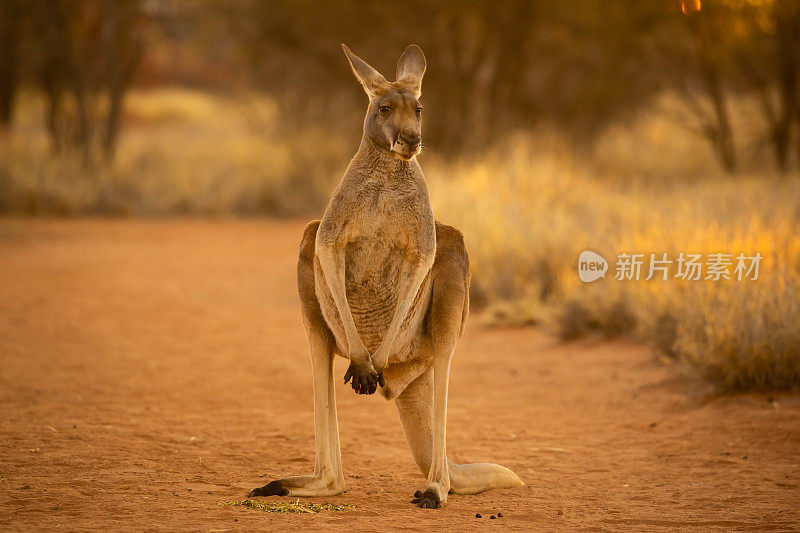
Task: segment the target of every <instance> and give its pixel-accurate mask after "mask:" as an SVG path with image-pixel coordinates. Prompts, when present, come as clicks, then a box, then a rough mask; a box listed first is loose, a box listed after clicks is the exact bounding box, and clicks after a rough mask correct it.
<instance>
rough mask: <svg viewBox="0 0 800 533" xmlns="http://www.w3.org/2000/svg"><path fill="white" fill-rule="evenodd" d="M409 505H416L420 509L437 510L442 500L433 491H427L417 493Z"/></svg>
mask: <svg viewBox="0 0 800 533" xmlns="http://www.w3.org/2000/svg"><path fill="white" fill-rule="evenodd" d="M411 503H416V504H417V507H421V508H422V509H438V508H440V507H441V506H442V500H441V499H440V498H439V495H438V494H437V493H436V491H435V490H434V489H427V490H426V491H425V492H420V491H417V492H415V493H414V499H413V500H411Z"/></svg>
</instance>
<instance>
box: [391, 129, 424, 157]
mask: <svg viewBox="0 0 800 533" xmlns="http://www.w3.org/2000/svg"><path fill="white" fill-rule="evenodd" d="M397 140H398V141H400V142H401V143H403V144H405V145H406V146H407V147H408V149H409V151H411V152H416V151H417V149H418V148H419V145H420V144H421V143H422V137H421V136H420V134H419V133H416V132H414V133H401V134H400V135H398V137H397Z"/></svg>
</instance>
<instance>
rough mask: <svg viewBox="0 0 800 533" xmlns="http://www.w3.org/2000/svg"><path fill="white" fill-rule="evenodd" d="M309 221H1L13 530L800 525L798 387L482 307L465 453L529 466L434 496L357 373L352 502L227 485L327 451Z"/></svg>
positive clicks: (1, 523)
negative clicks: (684, 368) (302, 499)
mask: <svg viewBox="0 0 800 533" xmlns="http://www.w3.org/2000/svg"><path fill="white" fill-rule="evenodd" d="M302 227H303V224H302V223H301V222H270V221H226V220H218V221H185V220H184V221H124V220H88V221H30V220H20V219H16V220H8V219H6V220H0V413H1V415H0V424H1V426H0V529H8V530H30V529H32V528H34V529H46V530H54V529H55V528H58V530H59V531H61V530H67V531H69V530H76V529H81V530H85V529H104V530H125V529H135V530H145V529H146V530H165V531H172V530H197V531H214V530H216V531H226V530H233V531H235V530H255V529H259V530H275V531H286V530H290V529H305V528H310V529H315V530H319V529H327V528H330V529H337V530H348V529H349V530H353V531H361V530H366V531H372V530H374V531H386V530H390V529H401V530H434V529H435V530H439V529H448V528H450V529H459V530H465V529H470V528H476V529H477V528H482V529H485V528H487V527H497V528H511V527H513V528H521V529H531V528H542V529H547V530H558V529H565V528H578V529H583V530H591V531H601V530H610V531H614V530H620V529H632V530H637V531H638V530H660V529H663V530H671V529H694V530H702V531H706V530H709V529H720V530H793V529H794V530H796V529H800V510H798V509H799V508H800V395H797V394H775V395H766V394H749V395H739V396H733V397H715V396H709V395H708V390H707V389H706V388H705V387H704V386H703V385H702V384H698V383H689V382H685V381H681V380H676V379H674V378H673V377H672V376H673V374H672V372H671V371H670V370H669V369H667V368H665V367H663V366H660V365H658V364H657V363H655V362H654V359H653V356H652V355H651V353H650V352H649V351H648V350H647V349H645V348H642V347H638V346H634V345H630V344H627V343H625V342H621V341H620V342H608V343H594V344H592V343H578V344H559V343H557V342H556V341H555V340H553V339H552V338H550V337H548V336H546V335H545V334H543V333H541V332H540V331H537V330H535V329H515V330H496V329H495V330H489V329H482V328H481V327H480V326H479V325H478V321H477V320H475V317H473V318H472V319H471V320H470V323H469V325H468V328H467V333H466V335H465V337H464V338H463V339H462V340H461V342H460V344H459V346H458V348H457V350H456V357H455V360H454V365H453V376H452V381H451V387H450V390H451V395H450V411H449V418H448V448H449V454H450V457H451V458H452V459H454V460H455V461H456V462H475V461H493V462H498V463H501V464H504V465H507V466H509V467H510V468H512V469H514V470H515V471H516V472H517V473H518V474H519V475H520V476H521V477H522V479H523V480H524V481H525V482H526V486H525V487H523V488H521V489H515V490H505V491H492V492H487V493H484V494H480V495H477V496H451V497H450V500H449V504H448V505H447V507H446V508H444V509H441V510H438V511H434V510H422V509H417V508H416V507H414V506H412V505H411V504H409V503H408V502H409V500H410V499H411V495H412V493H413V492H414V491H415V490H416V489H419V488H423V485H424V483H423V481H424V480H423V477H422V476H421V474H419V472H418V471H417V468H416V466H415V465H414V463H413V461H412V459H411V456H410V453H409V452H408V449H407V447H406V444H405V440H404V438H403V433H402V429H401V427H400V423H399V420H398V418H397V414H396V412H395V410H394V406H393V405H392V404H390V403H388V402H386V401H385V400H383V399H382V398H380V397H379V396H378V395H375V396H371V397H363V396H356V395H355V394H354V393H353V391H352V390H350V389H349V388H348V387H345V386H343V385H342V384H341V381H340V380H338V385H337V391H336V393H337V397H338V400H339V415H340V427H341V438H342V455H343V460H344V465H345V475H346V478H347V484H348V490H347V492H345V493H344V494H342V495H340V496H336V497H332V498H321V499H317V500H315V501H320V502H322V501H328V502H331V503H339V504H353V505H355V506H356V509H355V510H351V511H347V512H330V511H326V512H321V513H319V514H271V513H265V512H262V511H257V510H251V509H245V508H241V507H225V506H221V505H220V504H221V503H223V502H225V501H227V500H238V499H243V498H244V497H245V496H246V495H247V493H248V491H249V490H250V489H252V488H253V487H255V486H259V485H262V484H264V483H265V482H266V480H269V479H272V478H275V477H278V476H283V475H287V474H304V473H310V472H311V471H312V469H313V453H314V436H313V412H312V400H311V370H310V362H309V358H308V355H307V351H306V344H305V336H304V333H303V328H302V324H301V321H300V314H299V310H298V302H297V296H296V293H295V281H294V276H295V254H296V249H297V245H298V240H299V236H300V233H301V230H302ZM467 244H468V245H469V236H467ZM345 369H346V366H345V365H344V361H343V360H340V361H338V362H337V364H336V370H335V372H336V375H337V376H338V377H339V378H341V376H343V375H344V372H345ZM497 511H502V512H503V514H504V516H503V518H500V519H497V520H490V519H489V518H488V517H489V515H490V514H492V513H494V512H497ZM476 512H480V513H482V514H483V515H484V518H482V519H477V518H475V517H474V515H475V513H476Z"/></svg>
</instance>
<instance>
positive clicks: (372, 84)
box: [342, 44, 389, 100]
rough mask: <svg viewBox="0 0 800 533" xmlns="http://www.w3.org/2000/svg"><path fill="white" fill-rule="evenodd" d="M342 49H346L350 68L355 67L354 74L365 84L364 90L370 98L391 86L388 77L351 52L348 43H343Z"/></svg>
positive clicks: (345, 52)
mask: <svg viewBox="0 0 800 533" xmlns="http://www.w3.org/2000/svg"><path fill="white" fill-rule="evenodd" d="M342 50H344V55H346V56H347V60H348V61H349V62H350V68H352V69H353V74H355V75H356V78H358V81H360V82H361V85H363V86H364V90H365V91H366V92H367V95H368V96H369V99H370V100H372V99H373V98H375V97H376V96H380V95H381V94H383V92H384V91H386V89H388V88H389V82H388V81H386V78H384V77H383V76H382V75H381V73H380V72H378V71H377V70H375V69H374V68H372V67H371V66H369V65H368V64H367V62H366V61H364V60H363V59H361V58H360V57H358V56H357V55H355V54H354V53H353V52H351V51H350V49H349V48H348V47H347V45H346V44H342Z"/></svg>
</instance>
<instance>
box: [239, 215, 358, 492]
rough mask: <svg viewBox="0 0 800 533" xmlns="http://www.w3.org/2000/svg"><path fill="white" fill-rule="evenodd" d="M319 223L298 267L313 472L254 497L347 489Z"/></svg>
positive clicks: (307, 236)
mask: <svg viewBox="0 0 800 533" xmlns="http://www.w3.org/2000/svg"><path fill="white" fill-rule="evenodd" d="M318 227H319V221H315V222H311V223H310V224H309V225H308V226H307V227H306V230H305V232H304V234H303V241H302V243H301V245H300V259H299V261H298V264H297V285H298V290H299V292H300V307H301V310H302V313H303V324H304V326H305V328H306V334H307V336H308V345H309V348H310V351H311V366H312V371H313V376H314V440H315V444H316V460H315V463H314V473H313V474H312V475H306V476H292V477H287V478H284V479H278V480H275V481H271V482H270V483H268V484H266V485H264V486H263V487H259V488H256V489H253V491H252V492H251V493H250V497H253V496H272V495H278V496H331V495H334V494H340V493H341V492H343V491H344V489H345V483H344V474H343V473H342V456H341V451H340V447H339V426H338V422H337V416H336V395H335V392H334V388H333V357H334V356H333V347H334V339H333V334H332V333H331V331H330V329H328V326H327V324H326V323H325V319H324V317H323V316H322V310H321V309H320V306H319V302H318V301H317V298H316V294H315V290H314V264H313V261H314V240H315V237H316V232H317V228H318Z"/></svg>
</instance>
